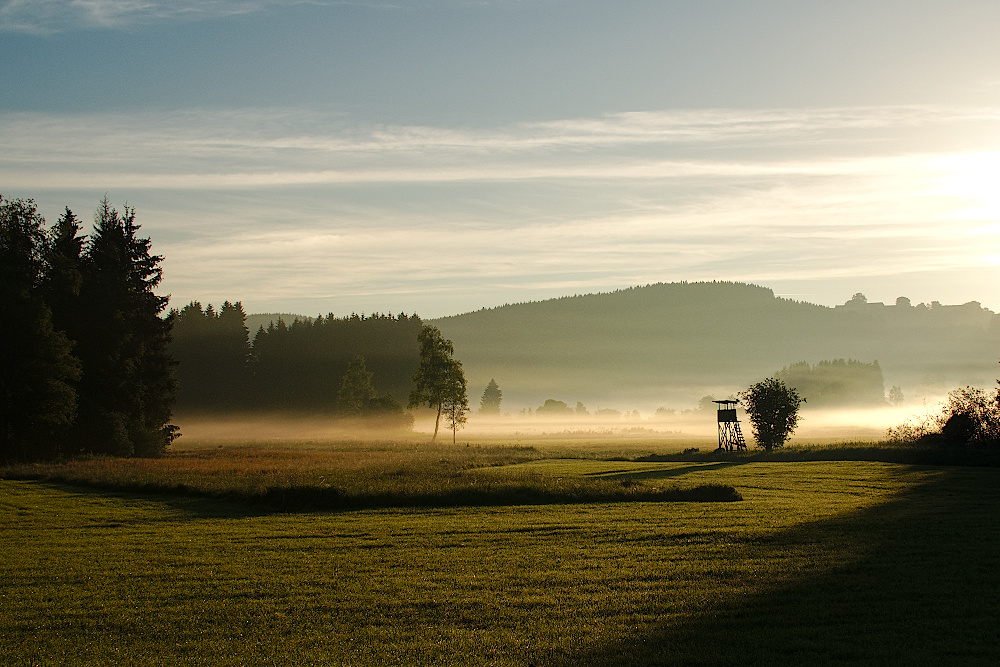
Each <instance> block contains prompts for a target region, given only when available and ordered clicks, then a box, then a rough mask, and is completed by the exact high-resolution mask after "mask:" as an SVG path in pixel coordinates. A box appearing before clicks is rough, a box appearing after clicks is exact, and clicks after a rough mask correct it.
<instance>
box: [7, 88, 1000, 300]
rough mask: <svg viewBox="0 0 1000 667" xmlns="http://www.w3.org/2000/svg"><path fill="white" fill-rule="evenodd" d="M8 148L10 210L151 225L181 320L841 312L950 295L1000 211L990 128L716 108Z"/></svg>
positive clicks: (222, 119)
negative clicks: (862, 302)
mask: <svg viewBox="0 0 1000 667" xmlns="http://www.w3.org/2000/svg"><path fill="white" fill-rule="evenodd" d="M940 136H943V137H947V141H943V140H937V139H933V138H935V137H940ZM928 137H931V138H932V139H930V140H929V139H928ZM0 138H2V141H3V145H4V146H5V150H4V152H3V153H2V154H0V185H2V187H3V189H4V191H3V193H2V194H4V195H5V196H35V197H36V198H40V200H42V199H44V200H46V202H48V200H53V201H52V202H51V203H46V206H50V207H52V209H54V210H55V211H58V210H59V208H61V206H62V205H63V204H67V203H72V201H65V199H66V198H67V197H69V198H70V199H72V200H75V199H76V198H79V197H80V196H84V201H85V202H86V206H92V205H93V203H94V202H96V200H97V199H98V198H100V196H101V195H102V194H103V193H104V192H109V193H110V195H111V197H112V198H118V201H121V199H124V198H127V199H128V200H129V201H130V203H132V204H137V205H138V206H139V209H140V216H141V219H142V223H143V228H144V230H145V231H146V232H147V233H149V234H150V235H151V236H153V238H154V241H155V243H156V246H157V251H158V252H161V253H163V254H164V255H165V256H166V257H167V263H166V269H167V272H166V276H167V277H166V280H165V282H164V287H165V289H167V290H168V291H170V292H172V293H173V294H174V297H175V303H177V302H181V303H183V302H185V301H186V300H188V299H194V298H198V299H201V300H202V301H218V300H221V299H230V300H233V299H243V300H244V301H246V302H248V306H249V307H250V308H251V309H257V310H265V309H269V308H284V309H288V308H298V309H300V310H301V311H304V312H310V313H313V312H320V311H324V312H325V311H327V310H333V311H335V312H338V313H343V312H345V311H347V312H349V311H350V310H364V309H368V310H370V309H372V308H379V309H385V310H393V311H397V310H407V311H412V310H414V309H418V310H420V312H421V313H422V314H424V315H442V314H448V313H453V312H458V311H460V310H468V309H474V308H478V307H480V306H483V305H492V304H496V303H503V302H506V301H510V300H515V299H529V298H541V297H547V296H556V295H559V294H564V293H566V292H588V291H599V290H605V289H614V288H617V287H624V286H628V285H633V284H642V283H648V282H656V281H659V280H698V279H709V280H711V279H739V280H750V281H753V282H758V283H762V284H768V285H772V286H775V287H776V288H780V287H781V286H785V287H784V289H783V290H782V289H779V291H784V292H794V293H813V292H814V288H815V286H816V285H820V284H822V285H824V286H826V287H824V289H826V290H827V292H825V293H824V294H827V295H829V294H831V293H832V294H835V296H833V297H830V296H823V297H818V296H817V297H813V299H814V300H818V301H820V302H828V303H829V302H831V301H833V302H838V301H839V302H842V301H843V300H846V298H847V297H849V296H850V294H853V293H854V292H855V291H858V290H859V289H861V287H860V285H858V284H856V283H854V284H852V283H851V281H852V280H853V281H857V280H858V279H859V277H861V276H867V278H866V279H868V280H875V281H882V282H880V283H878V284H885V285H902V286H907V285H909V286H913V285H917V284H918V283H919V281H918V280H916V279H915V276H921V278H920V280H922V281H923V284H925V285H928V286H941V285H945V284H947V283H949V281H951V283H953V284H954V285H958V284H959V283H960V282H961V281H963V280H967V276H968V275H969V271H970V270H973V269H975V267H982V268H983V270H984V271H986V270H992V267H994V266H995V264H996V261H995V252H993V251H992V250H990V249H992V248H994V247H995V245H996V244H994V243H990V242H988V240H989V239H993V238H995V237H996V225H997V224H998V220H997V217H998V216H1000V213H997V214H996V215H993V216H992V217H989V216H986V215H985V214H984V211H990V210H998V209H992V208H984V205H983V204H982V202H980V201H979V200H983V201H985V202H987V203H989V202H993V203H996V201H997V200H996V199H995V198H994V199H992V200H991V199H989V195H988V191H989V187H988V185H989V183H991V182H992V181H990V180H989V178H988V177H989V174H985V173H981V174H978V180H976V178H973V177H974V176H976V174H975V173H974V172H975V171H976V170H977V169H980V168H982V169H986V168H989V169H993V170H994V171H995V166H996V158H995V156H996V154H995V153H993V154H989V153H986V151H988V150H991V149H992V150H994V151H995V150H998V149H1000V110H998V109H993V108H981V109H955V108H948V107H891V108H846V109H811V110H785V109H774V110H757V111H743V110H723V109H714V110H713V109H709V110H701V111H685V112H643V113H622V114H610V115H605V116H600V117H596V118H582V119H567V120H564V121H554V122H546V123H523V124H516V125H510V126H504V127H494V128H487V129H471V128H462V127H415V126H373V125H363V124H359V123H355V122H353V121H352V119H351V118H350V117H348V116H345V115H343V114H338V113H335V112H330V113H321V112H317V111H301V110H295V109H277V110H274V109H271V110H253V109H250V110H234V111H229V112H209V111H200V112H185V113H143V114H135V115H105V114H101V115H51V114H50V115H38V114H2V115H0ZM969 156H973V157H969ZM976 156H978V157H976ZM962 170H965V171H964V172H963V171H962ZM966 172H968V173H966ZM959 185H961V186H962V187H959ZM980 186H982V187H980ZM977 188H978V189H977ZM984 198H985V199H984ZM977 202H979V207H978V208H977V209H975V210H976V211H978V213H977V215H975V216H973V215H966V214H963V213H962V211H969V210H972V209H973V208H974V207H975V206H976V205H977ZM78 212H85V209H84V211H80V210H78ZM50 215H51V213H50ZM958 276H962V278H959V277H958ZM892 289H893V290H894V291H895V290H896V287H892ZM837 290H840V291H845V292H846V296H843V297H840V296H837V295H836V294H837ZM953 291H954V293H956V294H959V293H963V292H961V291H960V289H959V288H955V289H954V290H953ZM907 292H909V293H910V296H912V297H913V298H914V299H915V300H929V299H930V298H935V299H939V300H942V301H946V302H947V301H949V297H948V296H946V295H944V294H941V293H936V294H934V296H932V297H922V296H921V295H920V294H919V293H917V292H912V291H910V290H909V289H907V290H902V289H901V290H900V291H899V293H907ZM980 292H981V290H980ZM872 296H874V295H872ZM895 296H898V294H891V298H895ZM959 298H961V297H959ZM977 298H980V299H985V297H984V296H983V295H981V294H978V293H977ZM415 302H419V304H421V305H420V306H419V308H416V307H414V306H413V305H412V304H413V303H415ZM296 304H298V305H296Z"/></svg>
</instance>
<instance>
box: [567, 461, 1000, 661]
mask: <svg viewBox="0 0 1000 667" xmlns="http://www.w3.org/2000/svg"><path fill="white" fill-rule="evenodd" d="M998 509H1000V474H998V473H997V472H996V471H988V470H985V471H984V470H976V469H968V468H965V469H945V470H942V471H941V472H940V473H939V474H937V475H936V476H935V477H933V478H932V479H931V480H930V481H928V482H926V483H923V484H920V485H917V486H914V487H911V488H910V489H907V490H905V491H904V492H902V493H900V494H899V495H898V496H896V497H895V498H894V499H893V500H891V501H889V502H887V503H885V504H881V505H878V506H875V507H871V508H868V509H865V510H863V511H859V512H856V513H852V514H850V515H847V516H838V517H836V518H832V519H829V520H827V521H821V522H816V523H813V524H809V525H805V526H800V527H798V528H795V529H792V530H788V531H784V532H781V533H778V534H775V535H773V536H771V537H769V538H768V539H766V540H761V541H758V542H757V543H756V544H747V545H745V546H746V548H747V549H748V550H749V553H751V554H752V555H754V556H756V557H757V558H759V559H760V561H761V562H762V563H764V562H766V561H767V560H769V559H770V560H773V559H781V558H788V557H790V558H792V559H794V560H793V561H792V562H793V563H795V564H797V566H796V567H789V566H788V565H785V566H782V568H779V570H780V569H784V570H785V571H784V572H780V573H779V574H777V575H772V576H774V578H775V579H779V580H778V581H774V580H772V581H770V582H768V581H764V582H761V583H759V584H755V583H753V582H745V583H747V584H749V585H750V586H751V587H752V588H751V590H753V589H756V591H755V592H751V593H750V594H749V595H745V596H744V595H740V594H729V595H725V594H723V595H721V596H719V597H718V598H716V599H714V600H712V601H711V602H708V603H707V604H706V605H705V606H703V607H701V608H700V609H698V610H696V611H695V612H693V613H691V614H688V615H683V616H680V617H677V618H674V619H665V620H664V622H662V623H661V624H660V625H659V626H658V627H656V628H654V629H653V630H652V631H649V632H644V633H640V634H636V635H634V636H632V637H628V638H627V639H625V640H622V641H616V642H614V643H610V644H607V645H602V646H596V647H593V648H592V649H591V650H588V651H585V652H584V653H583V654H582V655H577V656H573V657H572V658H566V659H564V660H556V661H555V662H556V663H558V664H575V665H616V666H618V667H630V666H639V665H643V666H646V665H720V664H721V665H726V664H731V665H737V664H738V665H817V664H819V665H823V664H831V665H832V664H838V665H839V664H872V665H876V664H878V665H904V664H905V665H920V664H949V665H950V664H962V665H979V664H982V665H995V664H997V663H998V661H1000V623H998V620H1000V520H998V518H997V510H998ZM831 554H834V556H833V560H834V562H833V563H832V564H831V563H830V560H831ZM796 570H797V571H796ZM765 571H766V569H765ZM781 579H783V580H784V581H781Z"/></svg>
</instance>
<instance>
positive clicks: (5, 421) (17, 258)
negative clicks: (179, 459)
mask: <svg viewBox="0 0 1000 667" xmlns="http://www.w3.org/2000/svg"><path fill="white" fill-rule="evenodd" d="M82 228H83V227H82V224H81V222H80V220H79V219H78V218H77V216H76V215H75V214H74V213H73V212H72V211H71V210H70V209H69V208H66V210H65V212H64V213H63V214H62V215H61V216H60V217H59V219H58V221H57V222H56V223H55V225H53V226H52V227H51V228H46V227H45V220H44V218H43V217H42V216H41V215H40V214H39V213H38V210H37V207H36V205H35V203H34V201H33V200H30V199H13V200H4V199H3V198H0V312H2V313H3V315H4V319H5V322H4V326H3V327H0V355H2V368H3V372H2V373H0V459H7V460H10V459H38V458H50V457H55V456H59V455H75V454H107V455H114V456H156V455H158V454H160V453H162V452H163V451H164V450H165V449H166V447H167V445H169V443H170V441H171V440H172V439H173V437H174V435H175V433H176V427H174V426H173V425H171V424H170V423H169V421H170V416H171V407H172V404H173V399H174V390H175V380H174V373H173V365H174V364H173V360H172V359H171V357H170V355H169V353H168V350H167V346H168V343H169V340H170V327H171V320H170V318H169V317H164V316H163V311H164V309H165V308H166V305H167V298H166V297H161V296H158V295H157V294H155V292H154V289H155V288H156V286H157V285H158V284H159V283H160V280H161V278H162V270H161V268H160V262H161V261H162V259H163V258H162V257H160V256H158V255H154V254H152V253H151V249H150V241H149V239H147V238H142V237H140V236H139V234H138V232H139V225H137V224H136V221H135V210H134V209H133V208H130V207H128V206H126V207H125V208H124V210H123V211H121V212H119V211H118V210H116V209H115V208H113V207H112V206H111V205H110V203H109V202H108V200H107V198H105V199H104V200H103V201H102V202H101V204H100V206H99V207H98V209H97V212H96V213H95V215H94V226H93V230H92V232H91V234H90V235H89V236H88V235H83V234H82V233H81V232H82Z"/></svg>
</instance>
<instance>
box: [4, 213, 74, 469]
mask: <svg viewBox="0 0 1000 667" xmlns="http://www.w3.org/2000/svg"><path fill="white" fill-rule="evenodd" d="M43 223H44V220H43V219H42V217H41V216H40V215H38V212H37V209H36V208H35V203H34V202H33V201H32V200H30V199H29V200H19V199H17V200H12V201H3V200H2V199H0V312H2V313H3V316H4V323H3V327H0V369H2V372H0V459H37V458H46V457H51V456H54V455H56V454H58V453H59V452H60V447H59V443H60V436H61V435H62V433H63V432H64V431H65V430H66V429H67V428H68V427H69V426H70V424H71V423H72V421H73V419H74V417H75V415H76V392H75V391H74V389H73V383H74V382H75V381H76V380H77V378H79V374H80V365H79V361H78V360H77V359H76V358H75V357H73V356H72V354H71V352H70V350H71V344H70V342H69V340H68V339H67V338H66V336H65V334H63V333H62V332H60V331H57V330H56V329H55V328H54V327H53V324H52V312H51V310H50V309H49V308H48V306H47V305H46V304H45V301H44V298H43V289H42V288H43V278H44V270H45V255H46V237H45V232H44V229H43V227H42V225H43Z"/></svg>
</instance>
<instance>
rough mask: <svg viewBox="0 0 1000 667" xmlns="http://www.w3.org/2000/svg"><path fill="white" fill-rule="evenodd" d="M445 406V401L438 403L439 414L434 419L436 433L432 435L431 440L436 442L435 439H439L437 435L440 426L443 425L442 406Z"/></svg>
mask: <svg viewBox="0 0 1000 667" xmlns="http://www.w3.org/2000/svg"><path fill="white" fill-rule="evenodd" d="M443 406H444V403H438V414H437V419H435V420H434V435H432V436H431V442H434V441H435V440H437V437H438V426H440V425H441V408H442V407H443Z"/></svg>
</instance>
